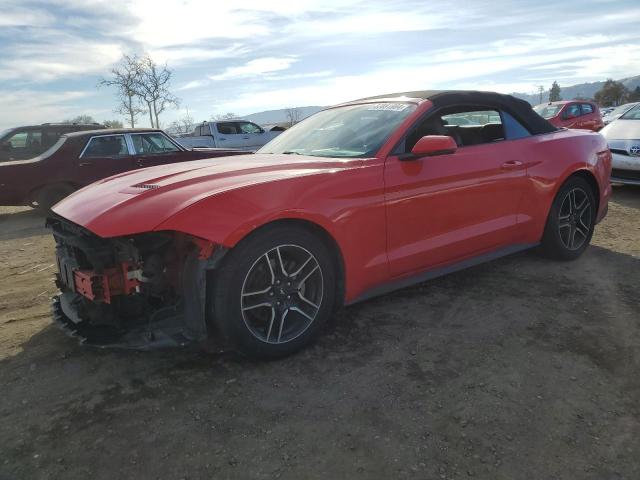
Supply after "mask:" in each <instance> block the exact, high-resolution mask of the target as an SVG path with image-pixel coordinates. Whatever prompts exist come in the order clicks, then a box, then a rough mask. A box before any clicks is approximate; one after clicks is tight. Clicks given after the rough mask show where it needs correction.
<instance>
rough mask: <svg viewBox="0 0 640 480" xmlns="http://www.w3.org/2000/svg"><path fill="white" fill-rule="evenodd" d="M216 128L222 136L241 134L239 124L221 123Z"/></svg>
mask: <svg viewBox="0 0 640 480" xmlns="http://www.w3.org/2000/svg"><path fill="white" fill-rule="evenodd" d="M216 128H217V129H218V133H220V134H221V135H235V134H238V133H240V132H238V123H237V122H219V123H217V124H216Z"/></svg>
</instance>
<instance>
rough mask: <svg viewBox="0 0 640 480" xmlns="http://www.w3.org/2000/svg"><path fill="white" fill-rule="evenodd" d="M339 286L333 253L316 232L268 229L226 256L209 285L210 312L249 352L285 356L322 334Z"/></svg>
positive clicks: (236, 344)
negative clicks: (336, 279)
mask: <svg viewBox="0 0 640 480" xmlns="http://www.w3.org/2000/svg"><path fill="white" fill-rule="evenodd" d="M335 285H336V282H335V267H334V262H333V261H332V256H331V254H330V252H329V250H328V249H327V247H326V245H325V244H324V243H323V242H322V241H321V240H320V239H319V238H318V237H317V236H315V235H314V234H313V233H311V232H309V231H307V230H304V229H299V228H292V227H273V228H267V229H266V230H263V231H260V232H257V233H256V234H254V235H253V236H251V237H249V238H247V239H245V240H243V241H242V242H241V243H240V244H238V245H237V246H236V247H235V248H234V249H233V250H231V251H230V252H229V253H228V254H227V256H226V257H225V259H224V261H223V264H222V266H221V267H220V269H219V271H218V272H217V273H216V275H215V277H214V280H213V283H212V285H211V288H212V291H211V293H212V299H213V305H212V309H213V311H212V312H211V314H212V317H213V321H214V323H215V325H216V327H217V329H218V330H219V331H220V332H221V333H222V334H223V336H224V337H225V338H226V339H227V340H228V341H230V342H231V344H232V345H233V346H234V347H235V348H236V349H237V350H239V351H240V352H242V353H244V354H245V355H247V356H250V357H254V358H278V357H283V356H286V355H290V354H292V353H294V352H296V351H298V350H300V349H301V348H303V347H304V346H306V345H308V344H309V343H310V342H312V341H313V340H315V338H316V337H317V336H318V334H319V332H320V330H321V328H322V326H323V325H324V324H325V323H326V321H327V320H328V318H329V317H330V316H331V313H332V311H333V305H334V302H335V291H336V290H335Z"/></svg>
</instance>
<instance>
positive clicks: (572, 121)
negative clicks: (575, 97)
mask: <svg viewBox="0 0 640 480" xmlns="http://www.w3.org/2000/svg"><path fill="white" fill-rule="evenodd" d="M580 115H582V112H581V110H580V105H579V104H577V103H570V104H568V105H567V106H566V107H565V108H564V111H563V112H562V120H563V122H562V126H563V127H566V128H581V127H580V126H579V125H580V123H581V119H580Z"/></svg>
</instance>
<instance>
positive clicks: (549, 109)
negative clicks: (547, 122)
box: [533, 105, 562, 118]
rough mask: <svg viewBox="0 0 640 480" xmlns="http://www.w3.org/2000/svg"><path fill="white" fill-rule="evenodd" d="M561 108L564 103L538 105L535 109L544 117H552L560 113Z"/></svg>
mask: <svg viewBox="0 0 640 480" xmlns="http://www.w3.org/2000/svg"><path fill="white" fill-rule="evenodd" d="M561 108H562V105H536V106H535V107H533V110H534V111H535V112H536V113H537V114H538V115H540V116H541V117H542V118H552V117H555V116H556V115H557V114H558V112H559V111H560V109H561Z"/></svg>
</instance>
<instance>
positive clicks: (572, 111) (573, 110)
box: [563, 103, 581, 120]
mask: <svg viewBox="0 0 640 480" xmlns="http://www.w3.org/2000/svg"><path fill="white" fill-rule="evenodd" d="M580 115H581V113H580V105H578V104H577V103H572V104H571V105H569V106H568V107H567V109H566V110H565V111H564V115H563V117H564V118H565V120H566V119H567V118H575V117H579V116H580Z"/></svg>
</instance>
